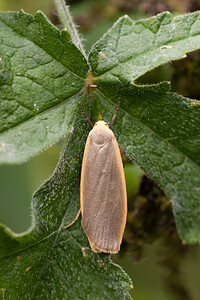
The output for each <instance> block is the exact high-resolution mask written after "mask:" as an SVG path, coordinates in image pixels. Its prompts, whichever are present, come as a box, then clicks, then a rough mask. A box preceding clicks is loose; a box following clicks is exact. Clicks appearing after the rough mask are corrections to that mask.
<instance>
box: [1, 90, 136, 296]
mask: <svg viewBox="0 0 200 300" xmlns="http://www.w3.org/2000/svg"><path fill="white" fill-rule="evenodd" d="M86 100H87V97H86V95H85V94H82V95H81V96H80V97H79V101H82V103H86ZM77 101H78V100H77ZM85 109H86V110H87V106H86V105H85ZM87 134H88V125H87V124H86V122H85V120H84V118H83V116H81V112H79V114H78V116H77V118H76V120H75V123H74V129H73V130H72V131H71V134H70V136H69V139H68V142H67V145H66V147H65V149H64V151H63V154H62V157H61V159H60V162H59V165H58V167H57V169H56V170H55V172H54V174H53V176H52V177H51V178H50V179H49V180H48V181H47V182H46V183H45V184H44V185H43V186H41V188H40V189H39V190H38V191H36V193H35V194H34V196H33V202H32V205H33V213H34V224H33V227H32V229H31V230H30V231H29V232H28V233H25V234H23V235H15V234H13V233H12V232H10V231H9V230H8V229H6V228H5V227H4V226H1V228H0V242H1V247H0V257H1V258H0V270H1V272H0V287H2V288H3V289H4V294H5V298H6V299H86V298H87V299H91V300H93V299H119V300H121V299H131V298H130V296H129V294H128V292H127V291H128V289H129V288H130V286H131V281H130V279H129V278H128V276H127V275H126V274H125V273H124V272H123V271H122V269H121V268H120V267H118V266H117V265H115V264H113V263H112V262H111V261H110V259H109V256H108V255H106V254H96V253H94V252H93V251H92V250H91V249H90V247H89V243H88V240H87V238H86V236H85V234H84V232H83V230H82V227H81V224H80V218H79V220H78V221H77V222H76V223H75V224H74V225H72V226H71V227H69V228H68V230H66V229H64V224H65V225H66V224H69V223H70V222H71V221H72V220H73V219H74V217H75V215H76V213H77V211H78V210H79V205H80V204H79V188H78V187H79V179H78V178H79V173H80V166H81V159H82V153H83V149H84V144H85V140H86V137H87Z"/></svg>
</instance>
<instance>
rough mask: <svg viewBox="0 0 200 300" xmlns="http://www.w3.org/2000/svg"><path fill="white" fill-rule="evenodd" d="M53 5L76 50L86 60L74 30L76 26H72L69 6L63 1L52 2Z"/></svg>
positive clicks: (76, 32)
mask: <svg viewBox="0 0 200 300" xmlns="http://www.w3.org/2000/svg"><path fill="white" fill-rule="evenodd" d="M54 3H55V6H56V10H57V12H58V16H59V19H60V21H61V23H62V25H63V27H64V28H66V29H67V30H68V31H69V33H70V35H71V38H72V41H73V43H74V44H75V45H76V46H77V48H79V50H80V51H81V52H82V54H83V55H84V56H85V58H86V53H85V50H84V48H83V45H82V43H81V39H80V37H79V34H78V31H77V29H76V25H75V24H74V22H73V19H72V16H71V15H70V12H69V6H67V5H66V4H65V1H64V0H54Z"/></svg>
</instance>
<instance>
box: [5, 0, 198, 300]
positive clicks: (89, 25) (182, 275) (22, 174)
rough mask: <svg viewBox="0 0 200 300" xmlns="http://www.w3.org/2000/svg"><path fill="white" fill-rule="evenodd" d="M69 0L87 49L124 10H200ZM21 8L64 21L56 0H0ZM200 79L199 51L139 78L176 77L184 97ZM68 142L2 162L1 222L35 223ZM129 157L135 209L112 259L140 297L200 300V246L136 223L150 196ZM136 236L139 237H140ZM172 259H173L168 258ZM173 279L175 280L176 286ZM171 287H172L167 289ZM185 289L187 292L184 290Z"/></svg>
mask: <svg viewBox="0 0 200 300" xmlns="http://www.w3.org/2000/svg"><path fill="white" fill-rule="evenodd" d="M68 3H69V4H70V5H71V12H72V15H73V16H74V19H75V21H76V23H77V24H78V25H79V29H80V32H81V36H82V39H83V44H84V46H85V48H86V50H87V51H88V50H89V49H90V47H91V45H92V44H93V43H94V42H95V41H97V40H98V38H99V37H101V36H102V35H103V34H104V33H105V32H106V30H107V29H108V28H109V27H111V26H112V24H113V23H114V22H115V21H116V20H117V19H118V18H119V17H120V16H121V15H124V14H128V15H129V16H130V17H132V18H133V19H138V18H144V17H148V16H152V15H155V14H157V13H159V12H161V11H163V10H169V11H171V12H173V13H174V14H177V13H179V14H180V13H185V12H188V11H193V10H197V9H200V0H196V1H195V0H193V1H190V0H179V1H174V0H173V1H172V0H166V1H164V0H163V1H161V0H152V1H150V0H143V1H139V0H106V1H104V0H102V1H100V0H94V1H92V0H82V1H80V0H76V1H72V0H71V1H68ZM20 9H23V10H24V11H26V12H30V13H34V12H36V11H37V10H42V11H43V12H45V14H46V15H47V16H48V17H49V18H50V19H51V21H52V22H53V23H54V24H56V25H58V26H59V21H58V19H57V14H56V12H55V9H54V7H53V2H52V1H51V0H34V1H31V0H0V10H1V11H6V10H20ZM199 79H200V55H199V52H194V53H192V54H190V55H189V56H188V57H187V58H186V59H183V60H181V61H179V62H175V63H172V64H168V65H165V66H162V67H161V68H158V69H156V70H154V71H152V72H150V73H148V74H146V75H145V76H143V77H142V78H140V79H139V80H138V82H139V83H154V82H159V81H162V80H171V81H172V90H174V91H176V92H178V93H180V94H182V95H184V96H189V97H191V98H197V99H200V85H199ZM64 142H65V141H64V140H63V141H60V142H59V143H58V144H56V145H54V146H53V147H51V148H49V149H48V150H47V151H45V152H44V153H41V154H40V155H39V156H37V157H35V158H33V159H31V160H30V161H29V162H27V163H24V164H22V165H14V166H0V207H1V208H0V222H1V223H3V224H6V225H7V226H9V227H10V228H11V229H12V230H13V231H14V232H17V233H20V232H23V231H25V230H27V229H28V228H29V227H30V225H31V208H30V203H31V197H32V194H33V192H34V191H35V190H36V189H37V188H38V187H39V186H40V185H41V184H42V182H43V181H44V180H45V179H47V178H48V177H49V176H50V175H51V174H52V172H53V170H54V168H55V166H56V164H57V162H58V159H59V154H60V152H61V151H62V146H63V144H64ZM124 160H125V174H126V182H127V192H128V202H129V210H130V213H129V217H128V226H127V229H126V232H125V237H124V242H123V245H122V251H121V252H120V253H119V254H118V255H115V256H113V257H112V259H113V260H114V261H115V262H116V263H118V264H120V265H121V266H122V267H123V268H124V270H125V271H126V272H127V273H128V274H129V275H130V276H131V277H132V280H133V284H134V289H133V290H132V291H131V295H132V296H133V297H134V299H135V300H199V299H200V248H199V246H183V245H182V244H181V242H180V241H179V240H178V238H177V236H176V234H174V233H173V236H175V238H174V240H173V241H172V240H170V243H169V244H170V245H172V247H171V248H170V245H168V244H167V241H168V240H167V239H166V238H167V236H168V233H166V234H165V229H163V231H162V234H157V232H154V229H152V228H149V231H150V233H149V235H148V236H146V237H145V236H144V233H143V232H142V230H143V227H142V226H143V225H144V223H145V221H144V220H143V219H140V220H139V221H138V223H137V224H136V221H135V218H133V212H134V203H135V202H136V199H137V201H140V200H141V199H143V200H145V199H148V197H147V198H145V196H144V195H143V196H142V197H143V198H142V197H141V195H140V191H141V187H140V183H141V181H142V172H141V170H139V169H138V168H137V167H136V166H134V165H132V164H131V163H130V162H128V160H127V158H126V157H125V156H124ZM153 189H154V190H155V189H157V190H156V192H154V195H157V196H156V197H158V199H161V200H159V201H161V202H162V201H164V203H165V200H163V199H165V196H164V195H163V194H162V192H161V191H159V190H158V188H157V187H154V185H153ZM138 199H139V200H138ZM143 200H142V201H143ZM144 202H145V201H144ZM137 203H138V202H137ZM159 203H160V202H159ZM145 205H146V204H145ZM132 211H133V212H132ZM169 211H170V213H171V208H167V213H168V212H169ZM129 220H130V225H129ZM141 220H142V221H141ZM131 222H132V223H131ZM138 224H139V225H138ZM132 226H133V227H132ZM135 227H136V228H137V229H138V228H140V230H141V236H142V238H141V236H140V238H138V236H136V237H134V233H133V232H132V228H135ZM159 230H160V228H159ZM151 231H152V232H153V233H152V232H151ZM162 236H163V238H161V237H162ZM135 240H137V242H134V241H135ZM177 241H178V242H177ZM145 242H146V243H145ZM134 243H135V244H134ZM177 245H178V246H177ZM177 247H180V251H181V252H180V253H181V254H180V257H177V256H179V248H177ZM166 253H167V254H166ZM174 253H175V254H174ZM177 253H178V254H177ZM173 254H174V255H175V258H174V257H173ZM137 255H138V256H137ZM170 259H171V264H170V263H168V262H170ZM173 259H174V260H173ZM173 263H174V264H173ZM177 274H178V275H177ZM173 281H175V284H174V287H173ZM176 281H177V282H176ZM169 286H170V288H167V287H169ZM184 289H186V292H183V290H184Z"/></svg>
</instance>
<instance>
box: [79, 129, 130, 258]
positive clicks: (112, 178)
mask: <svg viewBox="0 0 200 300" xmlns="http://www.w3.org/2000/svg"><path fill="white" fill-rule="evenodd" d="M108 130H110V129H108ZM81 213H82V227H83V229H84V231H85V233H86V235H87V237H88V239H89V242H90V245H91V247H92V249H93V251H95V252H101V251H103V252H108V253H117V252H118V251H119V249H120V244H121V241H122V236H123V233H124V229H125V224H126V216H127V196H126V184H125V177H124V170H123V164H122V159H121V154H120V150H119V146H118V143H117V141H116V138H115V136H114V134H113V138H112V140H111V142H110V143H107V144H104V145H103V146H99V145H97V144H92V143H91V141H90V137H88V140H87V142H86V147H85V151H84V157H83V163H82V172H81Z"/></svg>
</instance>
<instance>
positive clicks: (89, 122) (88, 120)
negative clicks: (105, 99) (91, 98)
mask: <svg viewBox="0 0 200 300" xmlns="http://www.w3.org/2000/svg"><path fill="white" fill-rule="evenodd" d="M78 105H79V106H80V109H81V112H82V115H83V116H84V118H85V120H86V121H87V122H88V124H89V125H90V126H91V127H94V125H93V124H92V122H91V121H90V119H89V118H88V117H87V116H86V114H85V113H84V110H83V107H82V105H81V103H80V102H79V103H78Z"/></svg>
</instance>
